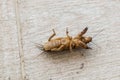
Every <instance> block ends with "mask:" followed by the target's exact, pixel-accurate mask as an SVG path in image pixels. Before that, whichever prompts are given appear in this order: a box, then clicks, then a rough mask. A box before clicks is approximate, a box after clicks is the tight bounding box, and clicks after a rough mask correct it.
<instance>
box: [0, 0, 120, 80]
mask: <svg viewBox="0 0 120 80" xmlns="http://www.w3.org/2000/svg"><path fill="white" fill-rule="evenodd" d="M86 26H88V27H89V30H88V32H87V34H86V35H87V36H94V35H95V34H97V33H98V32H99V31H101V30H102V29H104V30H103V31H102V32H101V33H100V34H99V35H98V36H97V37H95V38H94V39H93V42H94V43H95V44H97V45H94V44H92V43H91V44H90V46H91V47H92V48H93V49H92V50H85V49H80V50H74V52H73V53H69V51H65V52H56V53H55V54H47V53H43V54H41V55H39V54H40V53H41V52H42V51H40V50H39V49H38V48H37V47H35V44H34V43H44V42H45V41H47V39H48V37H49V36H50V35H51V34H52V31H51V29H52V28H54V29H55V30H56V33H57V36H65V29H66V27H68V28H69V32H70V35H71V36H74V35H76V34H77V33H79V32H80V31H81V30H82V29H83V28H85V27H86ZM32 42H34V43H32ZM82 53H83V54H84V56H81V54H82ZM38 55H39V56H38ZM36 56H38V57H37V58H36ZM82 63H84V68H83V69H80V68H81V64H82ZM0 80H120V0H18V1H17V0H0Z"/></svg>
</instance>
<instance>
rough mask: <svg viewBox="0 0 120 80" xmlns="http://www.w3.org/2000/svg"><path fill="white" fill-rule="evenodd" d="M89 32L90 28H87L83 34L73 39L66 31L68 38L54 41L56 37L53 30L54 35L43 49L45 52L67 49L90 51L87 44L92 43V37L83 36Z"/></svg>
mask: <svg viewBox="0 0 120 80" xmlns="http://www.w3.org/2000/svg"><path fill="white" fill-rule="evenodd" d="M87 30H88V28H87V27H86V28H85V29H84V30H83V31H82V32H80V33H79V34H78V35H77V36H75V37H73V38H72V37H71V36H69V35H68V30H66V35H67V37H60V38H55V39H52V38H53V37H54V36H55V35H56V33H55V31H54V29H53V34H52V35H51V36H50V38H49V39H48V42H46V43H45V44H44V45H43V49H44V50H45V51H62V50H65V49H69V50H70V51H72V49H73V48H77V47H81V48H85V49H90V47H88V46H87V43H89V42H91V41H92V37H84V36H83V35H84V34H85V33H86V32H87Z"/></svg>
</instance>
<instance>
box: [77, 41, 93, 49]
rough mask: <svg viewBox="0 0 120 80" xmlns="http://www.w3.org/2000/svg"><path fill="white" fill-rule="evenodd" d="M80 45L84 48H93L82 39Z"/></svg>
mask: <svg viewBox="0 0 120 80" xmlns="http://www.w3.org/2000/svg"><path fill="white" fill-rule="evenodd" d="M79 46H80V47H82V48H85V49H92V48H91V47H88V46H87V44H85V43H84V42H82V41H81V42H80V44H79Z"/></svg>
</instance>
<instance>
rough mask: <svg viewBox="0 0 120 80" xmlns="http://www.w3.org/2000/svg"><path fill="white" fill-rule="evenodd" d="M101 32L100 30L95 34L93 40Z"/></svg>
mask: <svg viewBox="0 0 120 80" xmlns="http://www.w3.org/2000/svg"><path fill="white" fill-rule="evenodd" d="M103 30H104V29H102V30H100V31H99V32H98V33H97V34H95V35H94V36H93V38H95V37H96V36H97V35H98V34H100V33H101V32H102V31H103Z"/></svg>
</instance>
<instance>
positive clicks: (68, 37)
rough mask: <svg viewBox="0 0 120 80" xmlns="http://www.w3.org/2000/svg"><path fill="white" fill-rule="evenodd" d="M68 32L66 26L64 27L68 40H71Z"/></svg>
mask: <svg viewBox="0 0 120 80" xmlns="http://www.w3.org/2000/svg"><path fill="white" fill-rule="evenodd" d="M68 33H69V32H68V28H66V35H67V37H68V38H69V40H71V37H70V36H69V34H68Z"/></svg>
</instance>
